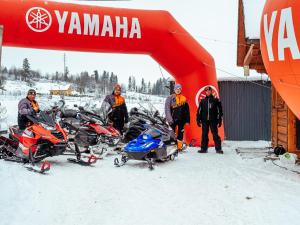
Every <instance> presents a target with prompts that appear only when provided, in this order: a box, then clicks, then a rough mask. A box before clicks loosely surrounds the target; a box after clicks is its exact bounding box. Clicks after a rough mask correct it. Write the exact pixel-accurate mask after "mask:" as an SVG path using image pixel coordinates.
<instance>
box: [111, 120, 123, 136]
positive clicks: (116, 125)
mask: <svg viewBox="0 0 300 225" xmlns="http://www.w3.org/2000/svg"><path fill="white" fill-rule="evenodd" d="M113 127H114V128H115V129H117V130H118V131H119V132H120V134H121V135H122V134H123V129H124V121H121V120H114V121H113Z"/></svg>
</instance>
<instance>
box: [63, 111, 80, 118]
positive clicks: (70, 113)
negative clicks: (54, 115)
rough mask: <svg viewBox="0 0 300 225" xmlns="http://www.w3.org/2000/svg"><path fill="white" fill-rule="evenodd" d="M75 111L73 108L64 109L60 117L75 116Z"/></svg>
mask: <svg viewBox="0 0 300 225" xmlns="http://www.w3.org/2000/svg"><path fill="white" fill-rule="evenodd" d="M77 113H78V112H77V110H75V109H66V110H65V111H64V112H63V114H62V117H64V118H76V116H77Z"/></svg>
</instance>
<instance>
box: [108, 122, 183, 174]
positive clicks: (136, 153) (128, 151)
mask: <svg viewBox="0 0 300 225" xmlns="http://www.w3.org/2000/svg"><path fill="white" fill-rule="evenodd" d="M172 132H173V131H172V130H169V131H167V132H166V130H163V129H158V128H155V127H150V128H149V129H147V130H146V131H144V132H143V133H142V134H141V135H139V136H138V138H136V139H134V140H132V141H130V142H129V143H128V144H127V145H126V146H125V148H124V152H123V153H122V157H121V162H120V160H119V159H118V158H115V160H114V165H115V166H117V167H120V166H123V165H125V164H126V162H127V161H128V160H132V159H133V160H145V161H146V162H147V163H148V167H149V169H150V170H153V169H154V167H153V165H154V163H155V161H167V160H172V161H173V160H174V159H175V157H176V156H177V155H178V150H177V146H176V144H175V143H174V142H173V144H172V139H173V137H171V136H172V135H173V134H172ZM170 134H171V135H170ZM174 135H175V134H174Z"/></svg>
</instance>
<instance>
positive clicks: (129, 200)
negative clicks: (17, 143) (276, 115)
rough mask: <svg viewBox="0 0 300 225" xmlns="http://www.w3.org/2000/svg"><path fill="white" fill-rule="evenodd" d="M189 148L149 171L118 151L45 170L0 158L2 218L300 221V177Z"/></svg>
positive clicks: (88, 222) (228, 149)
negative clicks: (120, 158) (119, 162)
mask: <svg viewBox="0 0 300 225" xmlns="http://www.w3.org/2000/svg"><path fill="white" fill-rule="evenodd" d="M267 144H268V143H265V142H254V143H253V142H244V143H243V142H226V143H225V144H224V150H225V154H224V155H217V154H215V153H214V151H213V149H212V150H211V151H210V153H208V154H206V155H200V154H198V153H197V152H196V151H195V150H196V149H189V151H188V152H187V153H184V154H180V156H179V158H178V159H176V160H175V161H174V162H167V163H158V164H157V165H156V166H155V170H154V171H149V170H148V168H147V165H146V164H145V163H143V162H136V161H135V162H134V161H132V162H129V163H128V165H126V166H124V167H121V168H115V167H114V166H113V158H114V157H113V156H112V157H107V158H105V159H104V160H102V161H100V162H98V163H97V164H96V165H95V167H93V168H87V167H80V166H78V165H74V164H69V163H67V162H66V158H65V157H62V156H61V157H56V158H52V159H50V162H51V163H52V164H53V168H52V169H51V171H49V174H48V175H39V174H34V173H32V172H29V171H27V170H25V169H24V168H22V166H21V165H19V164H15V163H10V162H1V163H0V179H1V188H0V190H1V198H0V201H1V205H0V218H1V224H2V225H15V224H16V225H17V224H22V225H35V224H43V225H48V224H49V225H53V224H64V225H76V224H81V225H95V224H102V225H105V224H130V225H131V224H170V225H175V224H178V225H183V224H187V225H197V224H214V225H215V224H218V225H223V224H224V225H227V224H228V225H232V224H243V225H244V224H247V225H251V224H253V225H254V224H255V225H266V224H272V225H274V224H278V225H279V224H289V225H296V224H299V220H300V214H299V209H298V207H299V205H300V178H299V175H296V174H294V173H292V172H288V171H285V170H282V169H280V168H278V167H276V166H274V165H273V164H272V163H271V162H267V163H264V162H263V160H262V159H261V158H260V159H254V160H242V159H241V157H240V156H238V155H237V154H236V153H235V150H234V149H235V148H236V147H237V146H244V147H245V146H246V147H251V146H252V147H263V146H266V145H267Z"/></svg>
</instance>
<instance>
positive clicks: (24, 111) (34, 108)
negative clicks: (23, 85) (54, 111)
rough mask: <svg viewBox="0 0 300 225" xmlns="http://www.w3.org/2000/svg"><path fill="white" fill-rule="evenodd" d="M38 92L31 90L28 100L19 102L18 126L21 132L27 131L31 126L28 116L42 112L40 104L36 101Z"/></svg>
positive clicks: (28, 93)
mask: <svg viewBox="0 0 300 225" xmlns="http://www.w3.org/2000/svg"><path fill="white" fill-rule="evenodd" d="M35 96H36V91H35V90H33V89H30V90H29V91H28V92H27V96H26V98H23V99H22V100H21V101H19V104H18V126H19V129H20V130H25V129H26V127H28V126H29V125H30V124H31V121H30V120H29V119H28V118H27V116H31V115H34V114H36V113H38V112H39V111H40V108H39V104H38V103H37V101H36V100H35Z"/></svg>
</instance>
